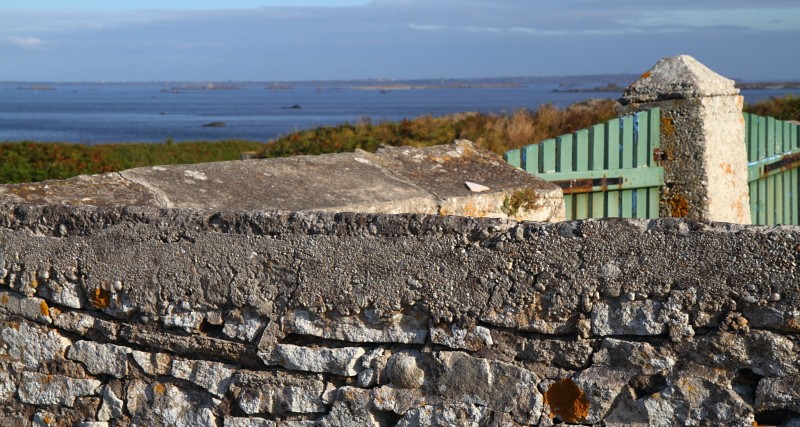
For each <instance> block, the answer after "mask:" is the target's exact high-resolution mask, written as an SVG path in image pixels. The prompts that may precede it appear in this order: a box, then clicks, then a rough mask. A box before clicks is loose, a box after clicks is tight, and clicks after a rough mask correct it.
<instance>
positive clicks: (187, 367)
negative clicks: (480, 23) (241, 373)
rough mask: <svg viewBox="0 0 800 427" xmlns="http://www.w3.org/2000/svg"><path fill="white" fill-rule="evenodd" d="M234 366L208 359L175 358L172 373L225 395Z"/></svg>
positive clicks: (212, 391)
mask: <svg viewBox="0 0 800 427" xmlns="http://www.w3.org/2000/svg"><path fill="white" fill-rule="evenodd" d="M235 372H236V371H235V370H234V369H233V367H232V366H230V365H226V364H224V363H219V362H210V361H206V360H185V359H174V360H173V361H172V371H171V375H172V376H173V377H175V378H180V379H184V380H187V381H191V382H193V383H195V384H197V385H198V386H200V387H202V388H204V389H206V390H208V391H210V392H211V393H213V394H214V395H216V396H220V397H221V396H223V395H224V394H225V393H226V392H227V391H228V388H229V387H230V385H231V380H232V379H233V374H234V373H235Z"/></svg>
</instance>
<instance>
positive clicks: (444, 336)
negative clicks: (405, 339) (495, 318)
mask: <svg viewBox="0 0 800 427" xmlns="http://www.w3.org/2000/svg"><path fill="white" fill-rule="evenodd" d="M431 341H433V343H434V344H440V345H445V346H447V347H450V348H455V349H463V350H469V351H478V350H480V349H482V348H484V347H488V346H490V345H492V333H491V332H490V331H489V329H488V328H485V327H483V326H473V327H471V328H462V327H461V326H460V325H458V324H452V325H449V326H448V325H446V324H439V325H435V326H433V327H431Z"/></svg>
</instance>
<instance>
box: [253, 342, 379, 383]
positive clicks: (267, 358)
mask: <svg viewBox="0 0 800 427" xmlns="http://www.w3.org/2000/svg"><path fill="white" fill-rule="evenodd" d="M364 353H365V351H364V349H363V348H361V347H344V348H310V347H303V346H297V345H293V344H278V345H276V346H275V348H274V349H272V350H271V351H260V352H259V353H258V356H259V357H260V358H261V360H263V361H264V363H265V364H267V365H269V366H274V365H278V366H283V367H284V368H286V369H292V370H298V371H308V372H322V373H329V374H334V375H341V376H345V377H354V376H356V375H358V369H357V366H358V362H359V359H360V358H361V356H363V355H364Z"/></svg>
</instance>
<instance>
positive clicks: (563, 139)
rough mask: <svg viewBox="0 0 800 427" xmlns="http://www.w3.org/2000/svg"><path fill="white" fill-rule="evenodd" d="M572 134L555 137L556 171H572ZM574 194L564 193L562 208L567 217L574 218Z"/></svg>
mask: <svg viewBox="0 0 800 427" xmlns="http://www.w3.org/2000/svg"><path fill="white" fill-rule="evenodd" d="M572 142H573V140H572V135H562V136H559V137H558V138H556V153H557V154H556V156H557V159H556V172H572V171H573V164H572V153H573V147H572V145H573V144H572ZM574 204H575V196H574V195H572V194H565V195H564V209H565V213H566V216H567V218H572V219H574V218H575V206H574Z"/></svg>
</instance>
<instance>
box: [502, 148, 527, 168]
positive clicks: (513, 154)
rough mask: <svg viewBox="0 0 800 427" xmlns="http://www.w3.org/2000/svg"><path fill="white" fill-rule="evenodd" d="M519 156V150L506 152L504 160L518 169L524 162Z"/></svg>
mask: <svg viewBox="0 0 800 427" xmlns="http://www.w3.org/2000/svg"><path fill="white" fill-rule="evenodd" d="M519 154H520V152H519V150H511V151H506V152H505V153H503V159H504V160H505V161H506V163H508V164H510V165H511V166H516V167H518V168H521V167H522V162H521V159H520V155H519Z"/></svg>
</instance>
